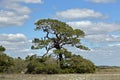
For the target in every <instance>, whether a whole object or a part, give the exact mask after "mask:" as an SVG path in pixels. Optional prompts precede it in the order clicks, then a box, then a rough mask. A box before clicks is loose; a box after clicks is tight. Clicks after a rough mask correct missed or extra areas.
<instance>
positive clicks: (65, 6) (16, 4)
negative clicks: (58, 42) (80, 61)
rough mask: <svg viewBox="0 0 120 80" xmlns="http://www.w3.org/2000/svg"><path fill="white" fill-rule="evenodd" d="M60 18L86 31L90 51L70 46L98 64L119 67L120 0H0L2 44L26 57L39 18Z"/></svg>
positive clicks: (84, 41) (12, 53)
mask: <svg viewBox="0 0 120 80" xmlns="http://www.w3.org/2000/svg"><path fill="white" fill-rule="evenodd" d="M47 18H51V19H58V20H60V21H63V22H66V23H67V24H68V25H70V26H71V27H73V29H81V30H83V31H84V32H85V33H86V36H85V38H83V39H82V40H81V43H82V44H84V45H85V46H88V47H89V48H90V49H91V50H90V51H84V50H78V49H76V48H72V47H70V46H69V47H67V48H68V50H69V51H71V52H73V53H75V54H79V55H81V56H83V57H84V58H87V59H89V60H91V61H92V62H93V63H95V65H109V66H120V62H119V61H120V0H74V1H73V0H0V45H3V46H4V47H5V48H6V52H5V53H6V54H8V55H9V56H12V57H22V58H25V57H26V56H27V55H33V54H38V55H42V54H43V53H44V52H45V51H44V50H31V45H32V43H31V42H32V40H33V39H34V38H35V37H42V36H43V34H44V33H42V32H40V31H37V32H36V31H34V28H35V25H34V23H35V22H36V21H37V20H39V19H47Z"/></svg>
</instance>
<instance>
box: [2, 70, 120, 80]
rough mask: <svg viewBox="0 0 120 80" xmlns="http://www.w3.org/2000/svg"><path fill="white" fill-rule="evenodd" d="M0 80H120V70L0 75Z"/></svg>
mask: <svg viewBox="0 0 120 80" xmlns="http://www.w3.org/2000/svg"><path fill="white" fill-rule="evenodd" d="M0 80H120V68H104V69H97V71H96V73H94V74H54V75H53V74H52V75H46V74H39V75H37V74H35V75H33V74H0Z"/></svg>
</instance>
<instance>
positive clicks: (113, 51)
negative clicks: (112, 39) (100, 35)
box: [68, 44, 120, 66]
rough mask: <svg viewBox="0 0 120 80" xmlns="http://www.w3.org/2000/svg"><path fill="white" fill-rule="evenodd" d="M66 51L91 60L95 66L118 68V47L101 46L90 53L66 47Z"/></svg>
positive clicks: (119, 48)
mask: <svg viewBox="0 0 120 80" xmlns="http://www.w3.org/2000/svg"><path fill="white" fill-rule="evenodd" d="M68 50H69V51H71V52H73V53H75V54H79V55H81V56H83V57H84V58H86V59H89V60H91V61H92V62H94V63H95V64H96V65H110V66H120V63H119V61H120V58H119V56H120V53H119V52H120V45H118V44H115V45H112V46H103V47H98V48H94V49H92V50H91V51H83V50H82V51H81V50H79V49H77V48H72V47H68Z"/></svg>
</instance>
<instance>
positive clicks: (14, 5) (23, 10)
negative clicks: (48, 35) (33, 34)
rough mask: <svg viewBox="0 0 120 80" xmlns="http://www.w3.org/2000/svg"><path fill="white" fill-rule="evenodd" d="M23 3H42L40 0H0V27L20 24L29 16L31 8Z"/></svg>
mask: <svg viewBox="0 0 120 80" xmlns="http://www.w3.org/2000/svg"><path fill="white" fill-rule="evenodd" d="M21 2H23V3H42V0H2V1H1V3H0V8H1V10H0V27H8V26H20V25H22V24H24V23H25V21H26V20H28V18H29V14H30V13H31V10H30V8H29V7H27V6H26V5H23V4H22V3H21Z"/></svg>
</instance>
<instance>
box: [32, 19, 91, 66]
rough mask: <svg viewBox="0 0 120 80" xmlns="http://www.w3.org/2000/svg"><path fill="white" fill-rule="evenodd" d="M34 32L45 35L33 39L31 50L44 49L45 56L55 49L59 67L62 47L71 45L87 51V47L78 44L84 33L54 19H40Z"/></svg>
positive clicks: (61, 58)
mask: <svg viewBox="0 0 120 80" xmlns="http://www.w3.org/2000/svg"><path fill="white" fill-rule="evenodd" d="M35 25H36V28H35V30H41V31H43V32H44V33H45V36H44V37H43V38H41V39H39V38H35V39H34V40H33V43H35V45H34V46H32V49H42V48H45V49H46V53H45V54H44V55H43V57H44V56H46V55H47V54H48V52H49V51H50V50H51V49H53V48H55V49H56V50H58V51H59V52H58V58H59V62H60V66H61V67H62V66H63V64H62V60H63V53H61V50H62V49H63V48H64V45H71V46H74V47H76V48H80V49H84V50H89V48H88V47H85V46H83V45H82V44H81V43H80V39H81V38H82V37H84V36H85V33H84V32H83V31H82V30H80V29H73V28H72V27H71V26H69V25H68V24H66V23H64V22H61V21H58V20H55V19H41V20H38V21H37V22H36V23H35Z"/></svg>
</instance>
